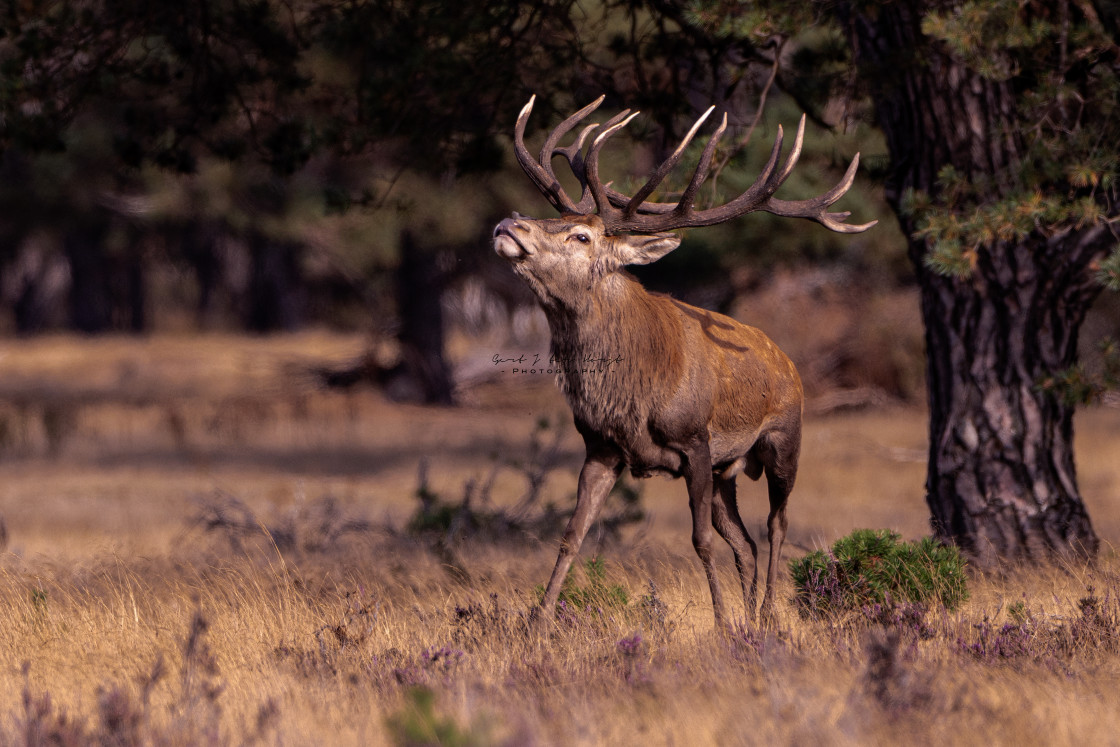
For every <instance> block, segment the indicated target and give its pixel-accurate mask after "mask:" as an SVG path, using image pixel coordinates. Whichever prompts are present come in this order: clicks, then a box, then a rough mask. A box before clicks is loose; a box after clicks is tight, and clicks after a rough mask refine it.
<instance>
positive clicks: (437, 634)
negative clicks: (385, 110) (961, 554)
mask: <svg viewBox="0 0 1120 747" xmlns="http://www.w3.org/2000/svg"><path fill="white" fill-rule="evenodd" d="M360 346H361V341H360V340H356V339H352V338H343V337H332V336H328V335H322V334H319V335H305V336H301V337H298V338H282V339H277V340H272V339H255V340H247V339H243V338H220V337H205V338H190V339H181V340H174V339H163V340H154V341H151V342H150V343H148V344H143V343H137V342H135V341H131V340H102V341H75V340H69V339H56V340H48V341H43V342H36V343H29V344H28V345H26V346H21V347H20V348H18V349H17V348H15V347H13V348H10V349H8V350H6V351H4V353H5V354H4V355H3V356H2V357H0V380H2V381H4V382H5V386H4V391H5V394H6V396H7V404H5V405H3V406H0V423H2V425H0V434H2V437H0V461H2V469H3V471H4V472H3V473H4V480H3V483H2V484H0V516H2V517H3V519H4V521H5V524H6V527H7V533H8V545H7V550H6V553H5V554H4V556H3V557H2V559H0V630H2V631H4V634H3V636H2V637H0V671H3V672H5V676H3V677H0V743H4V744H8V743H13V744H22V743H37V744H41V743H47V742H49V739H50V738H51V737H52V736H53V737H57V739H58V741H59V742H61V743H66V741H67V740H70V743H74V744H84V743H89V742H98V741H99V742H103V743H113V744H130V743H134V744H156V743H164V744H193V743H215V742H217V743H221V742H229V743H263V744H273V743H284V744H321V743H324V742H327V743H332V744H378V743H408V742H409V740H410V739H412V740H413V742H414V743H415V742H417V741H419V742H421V743H422V742H424V741H425V738H427V739H428V740H429V741H433V740H437V739H438V740H439V741H441V742H442V743H445V744H552V743H561V742H563V743H586V744H601V743H608V744H616V743H617V744H632V743H654V744H669V743H674V744H703V743H713V744H756V743H760V742H764V741H768V742H771V743H778V744H802V743H809V742H811V743H824V744H868V743H872V744H875V743H883V744H885V743H896V742H901V741H906V742H915V741H916V742H918V743H926V742H934V741H942V742H951V743H955V744H959V743H976V744H988V743H995V744H1007V743H1018V744H1022V745H1027V744H1043V743H1045V744H1058V745H1061V744H1079V743H1092V744H1107V743H1112V742H1114V741H1115V739H1116V737H1115V735H1116V734H1118V733H1120V712H1118V710H1117V708H1116V695H1115V681H1116V678H1117V676H1118V675H1120V627H1118V626H1120V559H1118V558H1117V556H1116V553H1115V552H1114V551H1113V549H1112V547H1113V545H1114V544H1115V543H1116V541H1117V538H1118V537H1120V508H1118V507H1117V506H1116V505H1115V501H1114V500H1111V499H1113V498H1114V497H1115V496H1116V494H1117V492H1118V487H1120V484H1118V483H1120V468H1118V467H1117V465H1116V462H1115V457H1114V455H1115V453H1116V449H1117V447H1118V446H1120V414H1118V413H1117V411H1115V410H1098V411H1091V412H1086V413H1084V414H1083V415H1082V416H1081V417H1080V418H1079V423H1078V426H1079V452H1078V453H1079V469H1080V477H1081V481H1082V487H1083V490H1084V492H1085V497H1086V500H1087V501H1088V503H1089V507H1090V512H1091V514H1092V516H1093V518H1094V520H1095V522H1096V526H1097V529H1098V532H1099V533H1100V534H1101V536H1102V538H1103V539H1104V540H1105V542H1106V547H1107V548H1108V549H1106V551H1105V552H1104V554H1103V557H1102V560H1101V562H1100V563H1099V565H1098V566H1097V567H1096V568H1085V567H1080V566H1069V567H1064V568H1054V569H1048V570H1044V571H1034V572H1030V573H1027V572H1022V571H1019V572H1008V573H1007V574H1004V575H1002V576H999V577H994V576H993V577H978V578H974V579H973V583H972V599H971V600H970V601H969V602H968V603H967V604H966V605H965V606H964V607H962V608H961V609H959V610H957V611H955V612H951V613H950V612H944V611H939V610H932V611H930V612H929V613H928V614H927V616H926V618H925V625H924V626H921V627H920V626H916V625H911V624H900V625H894V626H887V627H883V626H881V625H878V624H873V623H871V622H869V621H868V620H867V619H866V618H864V617H862V616H860V615H852V616H849V617H845V618H842V619H837V620H806V619H801V618H799V617H798V616H797V614H796V613H795V611H794V609H793V607H792V605H790V604H789V603H788V602H785V603H783V604H782V605H780V609H779V613H778V621H777V624H776V626H775V627H774V628H773V629H772V630H770V631H760V630H756V629H753V628H750V627H746V628H743V629H740V630H738V631H736V632H735V633H734V634H733V635H730V636H721V635H716V634H715V633H713V631H712V629H711V610H710V603H709V601H708V599H707V588H706V584H705V583H704V581H703V578H702V574H701V572H700V570H699V567H698V566H699V564H698V563H697V562H696V561H695V559H694V557H693V555H692V551H691V548H690V546H689V543H688V536H689V532H688V520H689V519H688V511H687V506H686V505H685V504H686V501H685V499H684V495H683V486H682V485H681V484H680V483H674V482H670V481H656V480H655V481H648V482H647V483H646V488H645V492H644V494H643V502H644V505H645V507H646V508H647V510H648V514H649V516H648V518H647V520H646V521H645V522H644V523H643V524H641V525H640V526H638V527H636V528H632V529H630V530H628V531H627V532H626V533H625V534H624V535H623V539H622V541H621V542H614V541H611V540H610V538H609V537H607V536H606V535H601V536H597V537H592V538H590V540H589V547H588V548H587V551H586V552H585V555H591V554H596V553H598V554H601V555H602V556H603V557H604V558H605V561H606V568H607V576H608V577H607V583H608V584H610V585H618V586H621V587H623V588H625V589H626V590H627V592H628V595H629V603H628V604H626V605H624V606H610V605H607V606H606V607H604V608H603V609H602V610H601V611H587V610H583V611H569V614H567V615H566V616H565V617H564V618H563V620H562V622H561V623H560V624H559V625H558V626H557V628H556V630H555V631H554V632H553V633H552V634H551V635H549V636H546V637H539V636H533V635H529V634H527V633H526V629H525V613H526V610H527V609H528V608H529V607H530V606H531V604H532V601H533V598H534V591H533V589H534V586H535V585H537V584H539V583H541V582H542V581H543V580H545V578H546V577H547V574H548V572H549V570H550V567H551V564H552V561H553V560H554V546H553V543H552V542H551V541H544V542H540V541H537V540H534V539H532V538H520V539H519V538H511V539H508V540H506V541H504V542H500V543H478V542H470V541H468V542H467V543H466V544H465V545H463V546H462V547H460V548H458V550H457V555H458V559H459V562H460V563H461V564H462V566H463V568H464V569H465V570H466V571H467V572H468V574H469V576H468V577H466V578H464V576H463V575H462V574H461V573H458V572H452V571H451V569H449V568H448V567H447V566H446V565H445V564H444V563H443V562H442V561H441V560H440V559H439V558H438V557H437V556H436V555H435V554H434V553H433V552H431V551H430V549H429V547H428V545H427V544H426V543H424V542H422V541H420V540H416V539H414V538H411V537H409V536H407V534H405V533H403V532H402V531H401V529H402V527H403V526H404V524H405V521H406V519H407V517H408V515H409V513H410V512H411V511H412V510H413V509H414V507H415V500H414V497H413V492H414V490H415V488H416V485H417V464H418V460H419V458H420V456H421V455H426V456H427V458H428V460H429V475H430V485H431V488H432V489H433V490H435V491H436V492H437V493H440V494H441V495H443V496H446V497H448V498H458V497H459V496H460V494H461V491H462V490H463V486H464V484H465V482H466V481H467V480H468V479H469V478H472V477H473V478H481V477H485V476H486V475H487V474H488V473H489V471H490V469H491V466H492V465H493V464H494V462H495V460H499V459H511V460H512V459H524V458H526V449H525V444H526V442H527V440H528V436H529V434H530V432H531V431H532V429H533V427H534V424H535V420H536V418H537V417H538V416H542V415H543V416H552V415H555V414H560V416H561V418H562V417H563V413H564V407H563V404H562V402H561V401H560V400H559V398H558V397H557V396H556V395H555V393H554V392H553V391H552V390H551V389H550V388H549V387H548V385H547V382H545V385H544V386H538V385H535V384H533V385H530V384H528V383H524V382H521V381H506V382H500V383H499V384H495V385H492V386H490V387H488V388H484V389H478V390H476V391H474V392H472V397H473V401H474V402H475V404H474V405H472V406H469V407H466V408H460V409H457V410H435V409H429V408H416V407H404V406H398V405H392V404H389V403H386V402H384V401H383V400H381V399H379V398H378V397H377V396H376V395H375V394H373V393H370V392H355V393H351V394H326V393H321V392H317V391H315V390H314V388H313V387H312V385H311V382H310V379H308V378H306V377H304V376H302V375H301V371H302V370H303V367H304V366H306V365H307V364H308V363H309V362H312V361H316V362H318V361H320V360H321V359H322V358H336V359H338V360H343V359H345V358H347V357H348V356H352V355H354V354H355V353H356V351H357V350H358V349H360ZM36 361H40V362H39V363H37V362H36ZM51 408H54V410H53V411H52V410H51ZM563 422H564V423H565V425H564V427H565V428H566V429H567V430H566V431H565V436H564V438H563V440H562V441H561V461H562V465H563V466H562V467H561V468H560V469H558V470H557V471H556V472H554V473H553V474H552V475H551V478H550V480H549V481H548V483H547V484H546V486H545V497H546V498H547V499H549V500H553V501H556V502H563V501H566V500H567V499H568V497H569V496H570V494H571V492H572V490H573V486H574V470H575V469H576V468H577V467H578V463H579V457H580V454H579V443H578V441H577V439H576V437H575V435H574V433H572V432H571V427H570V424H568V423H567V421H566V420H564V421H563ZM924 428H925V421H924V417H923V415H922V413H921V412H918V411H914V410H907V409H895V410H885V411H869V412H863V413H856V414H845V415H835V416H830V417H824V418H816V419H812V420H810V421H809V422H808V424H807V430H806V442H805V449H804V461H803V468H802V473H801V476H800V479H799V484H798V487H797V489H796V490H795V492H794V495H793V501H794V503H793V506H792V508H791V532H790V538H791V542H792V545H793V547H792V549H791V550H790V553H791V554H800V553H801V552H803V551H805V550H810V549H815V548H817V547H820V546H822V545H824V544H827V543H830V542H831V541H832V540H834V539H835V538H836V537H838V536H840V535H842V534H845V533H847V532H848V531H850V530H851V529H853V528H856V527H861V526H871V527H890V528H893V529H895V530H897V531H899V532H901V533H902V534H903V535H904V536H906V537H908V538H912V537H917V536H920V535H921V534H923V533H924V532H925V527H926V524H925V522H926V512H925V509H924V506H923V505H922V488H921V483H922V479H923V472H924V467H923V462H922V460H923V452H924ZM52 433H53V435H51V434H52ZM521 490H522V485H521V483H520V478H519V477H518V475H517V473H516V472H515V471H514V470H512V469H507V470H505V471H503V472H501V473H500V474H499V479H498V480H497V482H496V484H495V487H494V490H493V494H494V497H495V500H496V501H501V500H509V501H512V500H513V499H515V498H516V496H517V495H518V494H519V492H520V491H521ZM742 493H743V497H742V507H743V513H744V518H745V520H746V521H747V524H748V527H749V528H750V529H751V531H752V532H756V534H764V532H759V529H760V528H761V523H762V505H763V498H762V489H761V488H760V487H758V486H746V487H744V489H743V491H742ZM327 498H330V499H331V502H330V503H329V505H330V506H333V507H334V508H335V511H336V512H335V513H333V514H331V513H330V512H328V511H327V510H326V507H327V506H328V503H327V502H326V499H327ZM230 499H236V500H237V501H239V502H240V504H241V505H243V506H244V507H246V508H247V510H248V513H247V514H246V515H247V516H250V517H252V518H251V520H250V521H249V522H248V526H247V527H241V528H239V529H238V530H237V531H234V530H233V528H232V525H231V524H227V525H221V524H219V526H218V527H217V528H216V529H215V530H212V531H207V530H206V528H205V526H204V525H201V524H199V523H197V522H196V521H195V519H197V518H198V517H199V516H200V515H203V514H205V511H206V509H207V508H208V507H209V508H212V507H214V506H215V505H219V504H220V503H221V502H222V501H227V500H230ZM347 521H351V524H350V525H346V524H345V522H347ZM254 522H255V524H254ZM254 526H256V529H254ZM345 526H351V527H353V528H354V530H353V531H342V529H344V528H345ZM277 527H285V528H286V529H287V530H290V531H288V533H287V534H283V533H274V534H273V535H269V534H267V532H266V530H267V529H273V530H274V531H275V530H276V528H277ZM721 559H722V561H723V563H722V565H723V568H724V569H725V571H726V572H727V578H726V583H727V585H728V587H729V588H734V586H733V583H732V579H731V577H730V572H731V563H730V558H729V555H725V556H724V557H722V558H721ZM787 583H788V582H787ZM651 584H652V585H651ZM789 595H790V589H788V588H787V589H785V590H784V593H783V594H782V595H780V598H781V599H783V600H785V599H786V598H788V596H789ZM1086 599H1089V600H1090V601H1089V602H1083V600H1086ZM22 672H26V674H25V675H24V674H21V673H22ZM428 698H430V700H429V699H428ZM425 730H427V731H425Z"/></svg>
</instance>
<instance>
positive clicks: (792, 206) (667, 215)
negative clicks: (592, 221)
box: [514, 96, 878, 233]
mask: <svg viewBox="0 0 1120 747" xmlns="http://www.w3.org/2000/svg"><path fill="white" fill-rule="evenodd" d="M603 100H604V97H602V96H600V97H599V98H598V99H596V100H595V101H593V102H592V103H590V104H588V105H587V106H585V107H584V108H582V109H580V110H579V111H578V112H576V113H575V114H573V115H572V116H570V117H568V118H567V119H565V120H564V121H563V122H561V123H560V125H559V126H558V127H556V129H554V130H553V131H552V132H551V133H550V134H549V136H548V138H547V139H546V140H545V143H544V147H543V148H542V149H541V154H540V158H539V159H535V158H533V156H531V155H530V154H529V150H528V149H527V148H526V147H525V127H526V123H527V122H528V119H529V114H530V113H531V112H532V110H533V103H534V102H535V101H536V96H532V97H530V99H529V103H527V104H526V105H525V106H524V108H522V110H521V114H520V115H519V116H518V117H517V126H516V127H515V128H514V153H515V154H516V155H517V160H518V162H519V163H520V164H521V168H522V169H524V170H525V173H526V174H527V175H528V176H529V178H530V179H531V180H532V182H533V184H535V185H536V187H537V189H539V190H540V191H541V193H542V194H544V196H545V197H546V198H547V199H548V201H549V202H551V203H552V205H553V206H554V207H555V208H556V209H557V210H559V211H560V212H561V213H576V214H579V215H586V214H588V213H590V212H591V210H592V209H593V208H594V209H597V210H598V212H599V216H600V217H601V218H602V220H603V222H604V223H605V224H606V226H607V229H608V230H609V231H612V232H613V231H635V232H638V233H656V232H660V231H668V230H672V229H674V228H688V227H696V226H710V225H713V224H716V223H723V222H725V221H728V220H731V219H732V218H736V217H738V216H740V215H745V214H746V213H750V212H754V211H757V210H764V211H766V212H769V213H773V214H775V215H781V216H784V217H796V218H808V219H809V220H814V221H816V222H818V223H820V224H821V225H823V226H824V227H825V228H828V229H829V230H831V231H836V232H838V233H859V232H861V231H866V230H867V229H869V228H871V227H872V226H874V225H875V224H876V223H877V222H878V221H871V222H870V223H864V224H860V225H851V224H847V223H845V222H844V221H845V220H846V219H847V218H848V216H849V215H850V213H847V212H836V213H830V212H828V210H827V208H828V207H829V206H831V205H832V204H833V203H834V202H836V201H837V200H839V199H840V198H841V197H843V196H844V195H845V194H846V193H847V192H848V190H849V189H850V188H851V186H852V184H853V182H854V181H855V176H856V170H857V169H858V167H859V154H858V153H857V154H856V156H855V158H853V159H852V163H851V164H850V165H849V166H848V170H847V171H846V172H845V173H844V177H843V178H842V179H841V180H840V181H839V182H838V183H837V184H836V186H834V187H833V188H832V189H830V190H829V191H828V192H826V193H824V194H823V195H820V196H819V197H815V198H812V199H809V200H779V199H776V198H775V197H774V192H775V191H777V189H778V188H779V187H781V186H782V184H783V183H784V182H785V181H786V179H788V178H789V175H790V174H791V173H793V169H794V167H795V166H796V165H797V162H798V159H800V157H801V148H802V145H803V144H804V139H805V116H804V115H803V116H802V117H801V121H800V122H799V123H798V125H797V136H796V137H795V138H794V142H793V147H792V148H791V149H790V152H789V155H788V156H786V159H785V162H784V163H782V166H781V168H780V169H778V161H779V159H780V158H781V155H782V144H783V138H784V133H783V130H782V127H781V125H779V126H778V134H777V136H776V137H775V138H774V146H773V148H772V149H771V151H770V157H769V158H768V159H767V161H766V165H765V166H764V167H763V168H762V171H761V173H759V175H758V178H757V179H755V181H754V183H753V184H751V186H750V187H748V188H747V189H746V191H744V192H743V193H742V194H740V195H739V196H738V197H736V198H735V199H734V200H731V201H730V202H728V203H726V204H724V205H720V206H718V207H714V208H710V209H708V210H701V211H694V210H693V204H694V202H695V200H696V195H697V193H698V192H699V191H700V187H701V186H702V185H703V183H704V181H705V180H707V178H708V171H709V169H710V168H711V162H712V158H713V157H714V154H715V150H716V147H717V145H718V143H719V140H720V138H721V137H722V136H723V134H724V132H726V130H727V115H726V114H724V115H723V120H722V122H721V123H720V125H719V127H718V128H716V131H715V132H714V133H713V134H712V136H711V137H710V138H709V139H708V143H707V145H705V146H704V151H703V153H702V154H701V156H700V162H699V163H698V164H697V166H696V171H695V172H693V174H692V179H691V180H690V181H689V183H688V186H687V187H686V188H685V191H684V193H683V194H682V195H681V198H680V200H679V201H677V202H675V203H670V202H647V201H646V198H647V197H649V196H650V195H651V194H653V191H654V190H655V189H657V187H658V186H659V185H660V184H661V182H662V181H663V180H664V179H665V177H666V176H668V174H669V172H670V171H672V169H673V167H675V166H676V165H677V163H678V162H679V161H680V159H681V157H682V156H683V154H684V151H685V150H686V149H687V147H688V145H689V144H690V143H691V142H692V140H693V138H694V137H695V136H696V133H697V132H698V131H699V129H700V127H701V125H703V123H704V122H705V121H706V120H707V118H708V117H709V116H710V115H711V113H712V111H713V110H714V107H712V108H709V109H708V110H707V111H706V112H704V114H702V115H701V116H700V118H699V119H697V120H696V122H695V123H694V124H693V125H692V128H691V129H690V130H689V131H688V133H687V134H686V135H685V136H684V138H683V139H682V140H681V142H680V144H679V145H678V146H677V148H676V150H674V151H673V153H672V154H671V155H670V156H669V157H668V158H666V159H665V161H664V162H662V163H661V165H659V166H658V167H657V168H656V169H655V170H654V171H653V173H652V174H650V177H649V179H648V180H647V181H646V183H645V184H644V185H643V186H642V187H641V188H640V189H639V190H638V191H637V192H636V193H634V195H633V196H632V197H631V196H627V195H624V194H622V193H621V192H618V191H617V190H614V189H611V184H610V183H609V182H608V183H606V184H604V183H603V182H602V181H601V180H600V179H599V154H600V153H601V152H602V150H603V146H604V145H605V144H606V142H607V140H608V139H610V138H611V136H613V135H614V134H615V133H616V132H618V131H619V130H621V129H622V128H623V127H625V126H626V125H627V124H629V123H630V120H632V119H633V118H634V117H636V116H637V114H638V113H637V112H633V113H631V112H630V110H629V109H627V110H625V111H622V112H620V113H618V114H616V115H615V116H613V117H611V118H610V119H609V120H607V122H606V123H605V124H604V125H603V126H602V129H599V125H596V124H591V125H587V126H586V127H584V128H583V130H582V131H581V132H580V134H579V137H577V138H576V140H575V142H574V143H572V144H571V145H569V146H566V147H560V146H559V145H558V144H559V142H560V139H561V138H562V137H564V135H566V134H567V133H568V132H570V131H571V129H572V128H573V127H575V125H576V124H577V123H579V122H580V121H582V120H583V119H584V118H586V117H587V115H588V114H590V113H591V112H593V111H595V110H596V109H597V108H598V107H599V106H600V105H601V104H602V103H603ZM596 129H599V132H598V133H597V134H596V135H595V138H594V139H593V140H592V141H591V145H590V146H589V147H588V148H587V153H586V155H583V147H584V143H585V142H586V141H587V138H588V137H589V136H590V135H591V133H593V132H595V130H596ZM557 155H561V156H564V158H566V159H567V161H568V164H569V165H570V166H571V168H572V171H573V172H574V173H575V175H576V178H577V179H578V180H579V183H580V185H581V187H582V188H583V193H582V194H581V195H580V201H579V202H578V203H576V202H574V201H573V200H572V199H571V198H570V197H569V196H568V195H567V194H566V193H565V192H564V189H563V187H561V185H560V181H559V180H558V179H557V178H556V174H555V173H554V172H553V170H552V159H553V158H554V157H555V156H557Z"/></svg>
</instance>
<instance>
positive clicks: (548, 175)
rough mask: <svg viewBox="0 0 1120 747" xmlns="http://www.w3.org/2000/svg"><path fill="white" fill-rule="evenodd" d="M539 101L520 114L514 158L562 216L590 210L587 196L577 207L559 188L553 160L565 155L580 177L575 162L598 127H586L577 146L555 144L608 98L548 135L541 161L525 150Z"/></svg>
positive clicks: (516, 129) (584, 196) (524, 108)
mask: <svg viewBox="0 0 1120 747" xmlns="http://www.w3.org/2000/svg"><path fill="white" fill-rule="evenodd" d="M536 98H537V97H536V95H535V94H534V95H533V96H530V97H529V103H527V104H525V106H524V107H523V108H522V109H521V114H520V115H518V117H517V126H516V127H515V128H514V139H513V149H514V154H515V155H516V156H517V161H518V163H520V164H521V168H522V169H523V170H524V171H525V173H526V174H527V175H528V176H529V178H530V179H531V180H532V182H533V183H534V184H535V185H536V186H537V189H539V190H540V191H541V193H543V194H544V196H545V197H546V198H547V199H548V201H549V202H551V203H552V205H553V207H555V208H556V209H557V210H559V211H560V212H562V213H563V212H578V211H579V210H580V207H581V206H582V207H583V208H584V209H585V210H586V209H587V208H590V202H589V201H588V200H587V199H586V194H584V195H583V196H582V198H581V200H580V204H579V205H577V204H576V203H575V202H573V201H572V199H571V198H570V197H568V195H567V193H565V192H564V188H563V187H561V186H560V180H559V179H557V178H556V172H554V171H553V170H552V157H553V156H554V155H556V154H560V155H563V156H564V157H565V158H567V159H568V163H569V164H571V165H572V168H573V171H575V173H576V176H577V177H580V176H581V175H580V171H581V169H579V168H578V167H577V166H578V165H577V164H576V163H575V162H574V160H573V159H574V158H577V159H578V157H577V154H578V153H579V151H580V150H581V149H582V148H583V143H584V140H585V139H586V138H587V135H588V134H589V133H590V132H591V131H592V130H594V129H595V128H596V127H597V126H598V125H589V126H588V127H585V128H584V130H583V132H582V133H580V136H579V138H578V139H577V140H576V142H575V143H574V144H573V145H571V146H569V147H568V148H558V147H557V146H556V144H557V143H558V142H560V138H562V137H564V135H566V134H568V132H569V131H570V130H571V129H572V128H573V127H574V126H575V125H576V124H577V123H579V122H580V121H582V120H583V119H585V118H586V117H587V115H588V114H590V113H591V112H593V111H595V110H596V109H598V108H599V106H600V105H601V104H602V103H603V100H604V99H605V98H606V97H605V96H600V97H599V98H597V99H595V100H594V101H592V102H591V103H590V104H588V105H587V106H585V107H583V108H582V109H580V110H579V111H578V112H576V113H575V114H573V115H572V116H570V117H568V118H567V119H565V120H564V121H563V122H561V123H560V124H559V125H558V126H557V127H556V128H555V129H554V130H553V131H552V132H551V133H549V135H548V137H547V138H546V139H545V141H544V145H543V146H542V148H541V154H540V159H539V160H537V159H534V158H533V156H532V155H531V154H530V153H529V149H528V148H526V147H525V125H526V123H527V122H528V121H529V114H530V113H531V112H532V111H533V103H534V102H535V101H536ZM580 182H581V186H584V192H585V193H586V186H585V185H583V179H582V178H581V179H580ZM584 203H587V205H584Z"/></svg>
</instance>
